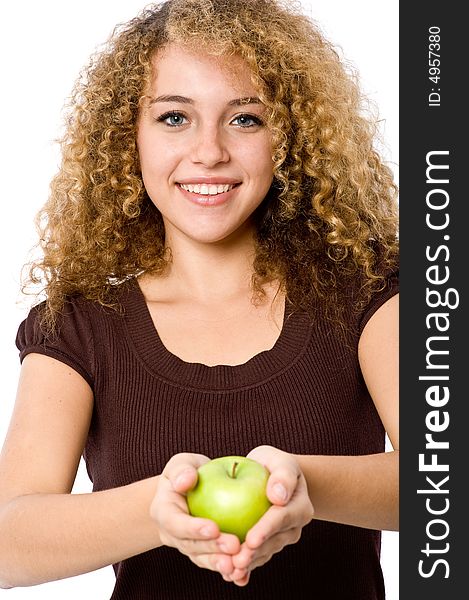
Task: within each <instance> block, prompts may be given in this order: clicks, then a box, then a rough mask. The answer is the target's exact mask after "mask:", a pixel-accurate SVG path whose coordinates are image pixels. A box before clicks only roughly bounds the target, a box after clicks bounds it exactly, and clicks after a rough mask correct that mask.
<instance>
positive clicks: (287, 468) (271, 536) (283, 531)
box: [222, 446, 314, 586]
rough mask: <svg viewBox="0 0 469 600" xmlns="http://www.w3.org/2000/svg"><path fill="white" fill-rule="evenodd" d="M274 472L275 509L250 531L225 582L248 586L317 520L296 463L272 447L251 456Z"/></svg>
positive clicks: (271, 494) (270, 485)
mask: <svg viewBox="0 0 469 600" xmlns="http://www.w3.org/2000/svg"><path fill="white" fill-rule="evenodd" d="M247 456H248V457H249V458H252V459H254V460H257V461H258V462H260V463H261V464H263V465H264V466H265V467H267V469H268V470H269V471H270V477H269V480H268V482H267V496H268V498H269V500H270V501H271V502H272V506H271V507H270V508H269V509H268V510H267V512H266V513H264V515H263V516H262V517H261V518H260V519H259V521H258V522H257V523H256V524H255V525H254V526H253V527H252V528H251V529H250V530H249V531H248V533H247V536H246V540H245V542H244V543H243V544H242V546H241V549H240V551H239V552H238V553H236V554H235V555H234V556H233V557H232V561H233V565H234V567H235V569H234V570H233V572H232V573H229V574H226V573H223V572H222V576H223V578H224V579H225V581H233V582H234V583H235V584H237V585H239V586H244V585H246V584H247V583H248V581H249V576H250V572H251V571H252V570H253V569H255V568H256V567H260V566H261V565H263V564H265V563H266V562H267V561H269V560H270V559H271V558H272V556H273V555H274V554H275V553H277V552H280V550H282V549H283V548H284V547H285V546H288V545H289V544H295V543H296V542H297V541H298V540H299V539H300V537H301V530H302V529H303V527H304V526H305V525H307V524H308V523H309V522H310V521H311V519H312V518H313V514H314V509H313V506H312V504H311V500H310V499H309V495H308V490H307V487H306V481H305V478H304V476H303V473H302V472H301V469H300V467H299V465H298V462H297V461H296V459H295V458H294V457H293V456H292V455H291V454H288V452H284V451H282V450H278V449H277V448H273V447H272V446H258V447H257V448H255V449H254V450H251V452H250V453H249V454H248V455H247Z"/></svg>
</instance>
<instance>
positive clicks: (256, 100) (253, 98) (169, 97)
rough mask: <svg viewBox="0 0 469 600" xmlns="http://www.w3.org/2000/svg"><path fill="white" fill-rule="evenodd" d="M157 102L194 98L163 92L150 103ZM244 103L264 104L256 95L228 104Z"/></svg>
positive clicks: (192, 101) (186, 100)
mask: <svg viewBox="0 0 469 600" xmlns="http://www.w3.org/2000/svg"><path fill="white" fill-rule="evenodd" d="M156 102H178V103H180V104H194V100H192V98H187V97H186V96H175V95H171V94H163V95H162V96H158V97H156V98H152V99H151V101H150V104H155V103H156ZM244 104H262V102H261V100H260V98H257V97H256V96H246V97H245V98H235V99H234V100H230V101H229V102H228V106H243V105H244Z"/></svg>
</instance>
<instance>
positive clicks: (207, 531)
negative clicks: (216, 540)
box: [200, 525, 212, 537]
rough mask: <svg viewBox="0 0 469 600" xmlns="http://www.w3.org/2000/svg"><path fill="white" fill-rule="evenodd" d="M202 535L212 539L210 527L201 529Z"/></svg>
mask: <svg viewBox="0 0 469 600" xmlns="http://www.w3.org/2000/svg"><path fill="white" fill-rule="evenodd" d="M200 534H201V535H203V536H204V537H212V529H211V527H208V526H207V525H206V526H205V527H202V528H201V529H200Z"/></svg>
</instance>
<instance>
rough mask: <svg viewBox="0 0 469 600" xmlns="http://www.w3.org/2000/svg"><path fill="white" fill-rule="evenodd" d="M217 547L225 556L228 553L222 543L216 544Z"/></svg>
mask: <svg viewBox="0 0 469 600" xmlns="http://www.w3.org/2000/svg"><path fill="white" fill-rule="evenodd" d="M218 547H219V548H220V550H221V551H222V552H225V553H226V554H227V553H228V546H227V545H226V544H223V543H221V544H218Z"/></svg>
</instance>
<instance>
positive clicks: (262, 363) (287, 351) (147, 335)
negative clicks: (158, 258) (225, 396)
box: [122, 278, 311, 391]
mask: <svg viewBox="0 0 469 600" xmlns="http://www.w3.org/2000/svg"><path fill="white" fill-rule="evenodd" d="M129 284H130V285H128V286H127V289H126V292H125V293H124V295H123V298H122V304H123V307H124V321H125V326H126V329H127V334H128V338H129V339H130V340H131V342H132V344H133V346H134V349H135V351H136V352H137V354H138V356H139V358H140V360H141V361H142V362H143V363H144V364H145V366H146V368H147V369H149V370H150V371H151V372H152V373H153V374H154V375H156V376H158V377H159V378H162V379H164V380H166V381H168V382H172V383H174V384H176V385H179V386H182V387H186V388H196V389H205V390H218V391H230V390H233V389H239V388H245V387H252V386H255V385H260V384H262V383H265V381H266V380H268V379H270V378H272V377H276V376H278V375H279V374H280V373H282V372H283V371H284V370H285V369H288V368H289V367H290V366H291V365H292V364H293V363H294V362H296V360H298V358H299V357H300V356H301V354H302V353H303V352H304V350H305V348H306V346H307V342H308V340H309V337H310V330H311V328H310V327H309V326H308V324H309V321H308V318H307V316H306V315H305V314H304V313H302V312H298V311H295V310H293V307H292V305H291V303H290V302H289V301H288V299H286V300H285V310H284V316H283V323H282V329H281V331H280V335H279V336H278V338H277V340H276V342H275V344H274V345H273V347H272V348H271V349H270V350H263V351H261V352H259V353H258V354H255V355H254V356H253V357H251V358H250V359H248V360H247V361H246V362H244V363H242V364H239V365H214V366H209V365H206V364H203V363H194V362H186V361H184V360H182V359H181V358H179V357H178V356H176V355H175V354H173V353H172V352H170V351H169V350H168V349H167V348H166V346H165V345H164V344H163V342H162V340H161V338H160V336H159V333H158V330H157V328H156V326H155V324H154V322H153V319H152V317H151V314H150V309H149V307H148V305H147V302H146V300H145V296H144V294H143V291H142V290H141V288H140V285H139V283H138V281H137V278H133V279H132V280H131V281H130V282H129Z"/></svg>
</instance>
